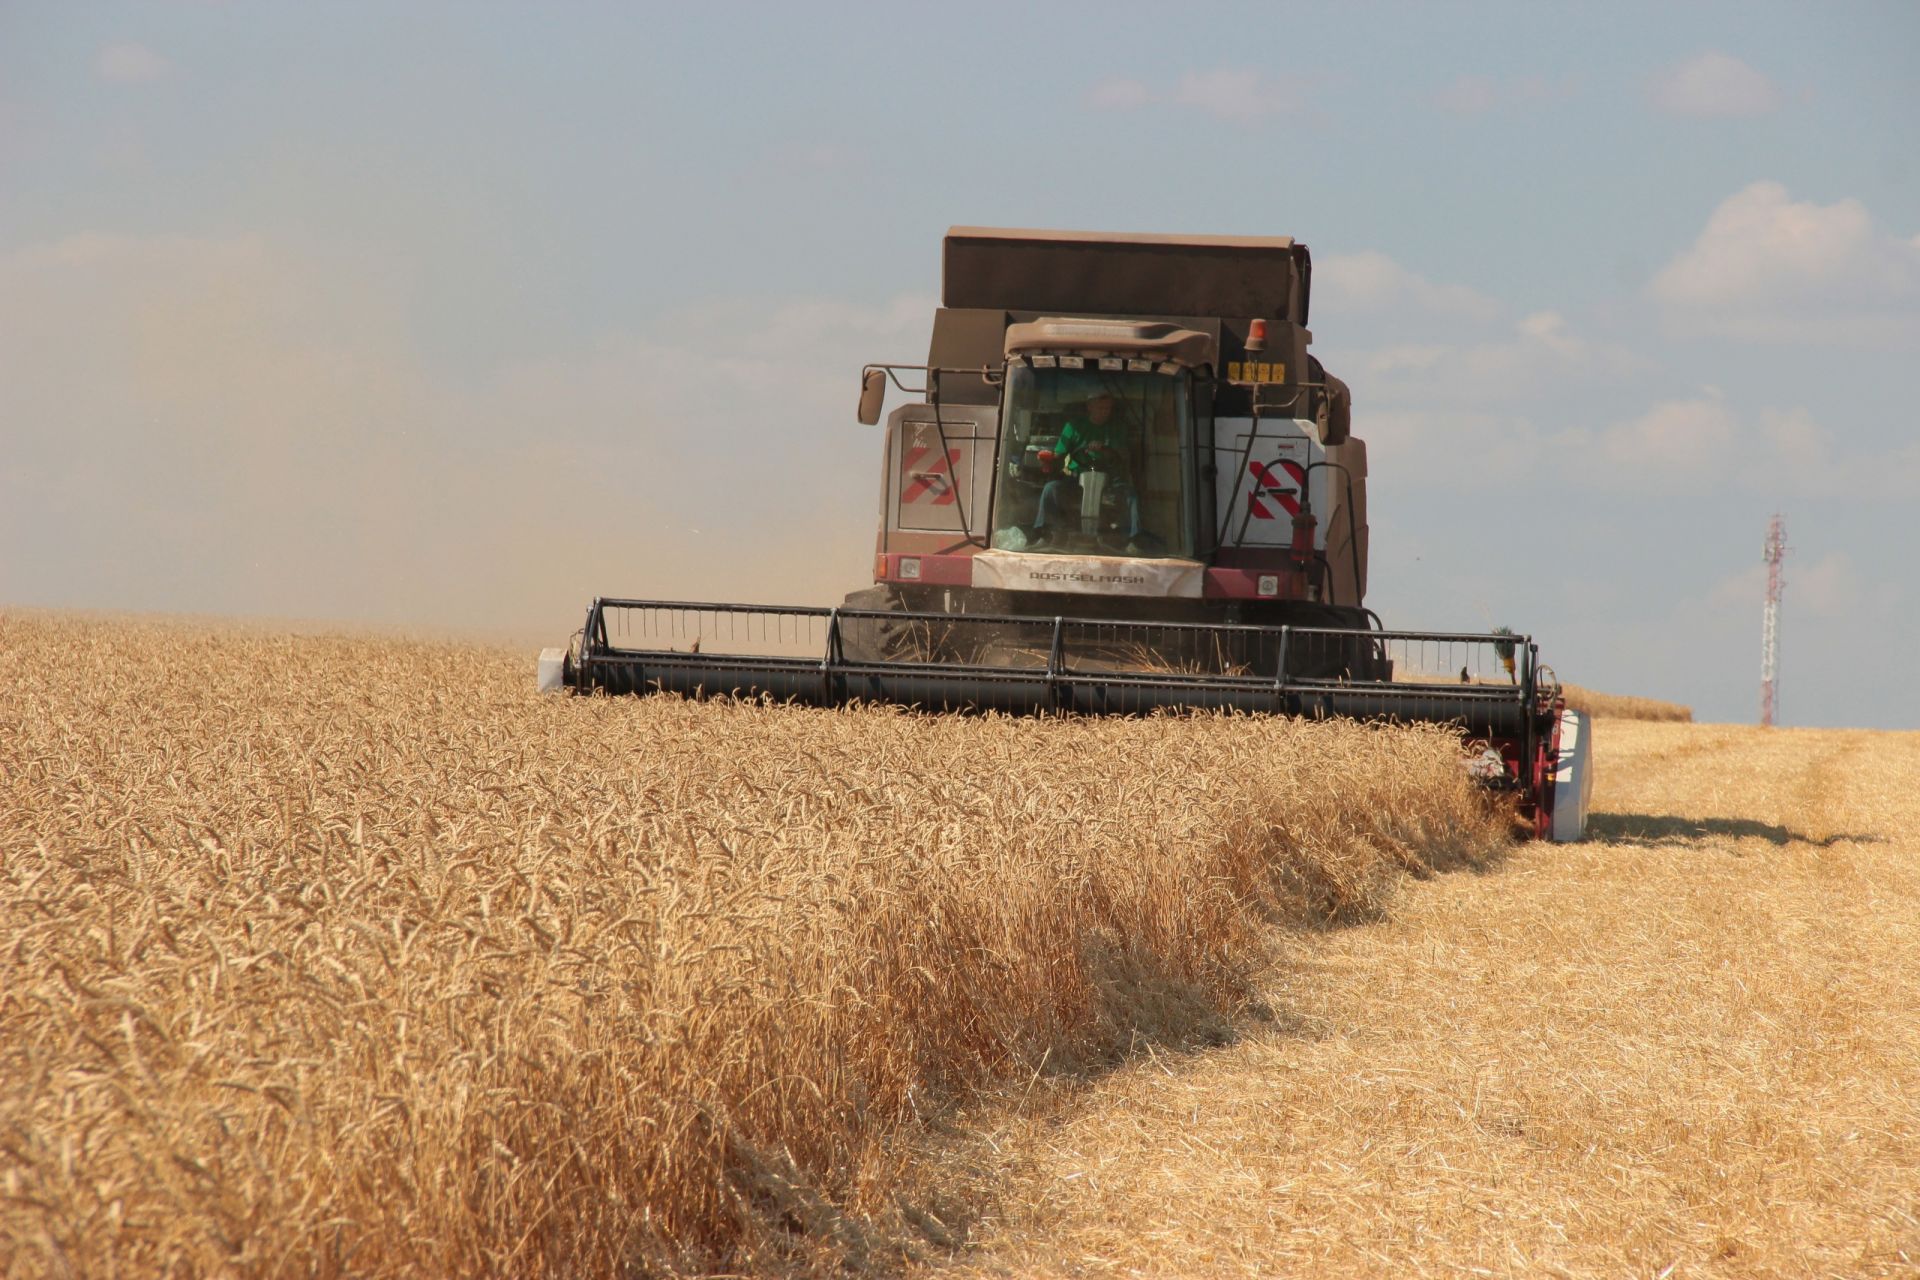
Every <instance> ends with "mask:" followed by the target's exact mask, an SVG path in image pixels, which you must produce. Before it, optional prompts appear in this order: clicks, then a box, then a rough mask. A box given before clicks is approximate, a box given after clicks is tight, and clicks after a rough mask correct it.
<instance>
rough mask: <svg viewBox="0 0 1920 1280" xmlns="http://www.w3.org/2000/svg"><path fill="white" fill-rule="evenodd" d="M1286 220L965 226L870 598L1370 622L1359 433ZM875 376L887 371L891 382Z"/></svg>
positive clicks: (890, 485)
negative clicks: (1318, 350) (1103, 229)
mask: <svg viewBox="0 0 1920 1280" xmlns="http://www.w3.org/2000/svg"><path fill="white" fill-rule="evenodd" d="M1311 272H1312V261H1311V258H1310V257H1309V256H1308V254H1307V250H1306V247H1305V246H1304V245H1299V244H1296V243H1294V242H1293V241H1292V240H1290V239H1286V238H1283V237H1224V236H1215V237H1171V236H1142V235H1132V236H1128V235H1083V234H1075V233H1061V232H1040V231H1002V230H995V229H990V228H978V227H959V228H955V229H953V230H952V231H950V232H949V233H948V234H947V238H946V245H945V274H944V286H943V294H942V303H943V305H942V306H941V307H940V309H939V310H938V311H937V312H936V313H935V315H934V324H933V340H932V344H931V348H930V350H929V354H928V360H927V363H926V364H925V365H912V366H905V365H877V366H869V368H868V369H867V371H866V373H865V375H864V377H863V383H862V388H863V395H862V404H861V408H862V417H863V418H864V419H866V420H868V421H878V418H879V408H880V398H879V394H878V392H884V390H885V382H884V381H878V380H877V379H876V378H875V375H878V377H879V379H886V380H891V381H892V382H893V384H894V385H895V386H896V387H898V388H899V389H900V390H902V391H906V392H910V393H913V394H915V395H916V396H918V399H917V400H916V401H914V402H912V403H908V404H904V405H902V406H900V407H899V408H897V409H895V410H894V412H893V413H892V415H890V417H889V418H888V423H887V437H886V443H885V445H884V448H883V459H884V471H883V474H882V476H881V485H882V493H883V495H884V498H883V513H884V519H883V521H882V524H881V528H880V534H879V541H878V545H877V547H876V549H875V562H874V578H875V582H876V585H878V586H879V587H881V588H883V590H882V591H881V592H879V593H877V594H876V593H872V592H869V593H867V594H865V595H863V596H862V597H861V603H866V604H882V605H883V607H892V606H894V605H896V604H897V605H898V606H900V607H903V608H907V609H910V610H920V609H927V608H938V609H940V610H942V611H945V612H952V613H989V614H1004V613H1007V612H1029V613H1039V614H1043V615H1062V616H1073V617H1108V616H1118V617H1125V618H1135V619H1161V620H1167V621H1193V622H1222V623H1244V624H1253V625H1266V626H1279V625H1285V624H1288V623H1299V624H1302V625H1319V626H1329V627H1348V628H1364V627H1366V626H1367V625H1368V623H1369V619H1368V617H1367V615H1366V613H1365V611H1364V608H1363V606H1362V596H1363V594H1364V592H1365V587H1366V451H1365V446H1364V445H1363V444H1361V443H1360V442H1359V441H1357V440H1353V439H1352V438H1351V436H1350V434H1349V431H1348V419H1349V408H1348V406H1349V398H1348V395H1347V390H1346V387H1345V384H1343V383H1341V382H1340V380H1339V379H1337V378H1334V377H1332V376H1331V375H1328V374H1327V373H1326V372H1325V371H1324V370H1323V369H1322V368H1321V366H1320V364H1319V362H1318V361H1317V360H1315V359H1314V358H1313V357H1312V356H1310V355H1309V354H1308V352H1307V347H1308V344H1309V343H1310V341H1311V339H1312V335H1311V333H1310V332H1309V331H1308V329H1307V327H1306V321H1307V314H1308V301H1309V296H1310V283H1311ZM876 388H877V391H876Z"/></svg>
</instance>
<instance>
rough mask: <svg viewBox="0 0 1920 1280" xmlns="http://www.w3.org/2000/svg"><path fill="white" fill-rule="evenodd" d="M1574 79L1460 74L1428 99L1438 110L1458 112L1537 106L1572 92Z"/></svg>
mask: <svg viewBox="0 0 1920 1280" xmlns="http://www.w3.org/2000/svg"><path fill="white" fill-rule="evenodd" d="M1575 87H1576V81H1575V80H1573V79H1572V78H1568V79H1565V80H1557V81H1556V80H1549V79H1548V78H1547V77H1546V76H1541V75H1530V76H1521V77H1519V78H1518V79H1515V80H1507V81H1502V80H1495V79H1493V78H1492V77H1490V76H1476V75H1463V76H1458V77H1456V78H1455V79H1453V80H1450V81H1448V82H1447V84H1446V85H1445V86H1443V87H1442V88H1441V89H1439V90H1438V91H1437V92H1435V93H1434V94H1433V95H1432V96H1431V97H1430V98H1429V101H1430V102H1431V103H1432V104H1433V105H1434V106H1436V107H1438V108H1439V109H1440V110H1442V111H1445V112H1448V113H1450V114H1452V115H1458V116H1479V115H1485V114H1486V113H1487V112H1489V111H1492V110H1494V109H1495V108H1496V107H1503V106H1540V105H1542V104H1544V103H1549V102H1553V101H1556V100H1559V99H1565V98H1570V97H1572V96H1573V94H1574V91H1575Z"/></svg>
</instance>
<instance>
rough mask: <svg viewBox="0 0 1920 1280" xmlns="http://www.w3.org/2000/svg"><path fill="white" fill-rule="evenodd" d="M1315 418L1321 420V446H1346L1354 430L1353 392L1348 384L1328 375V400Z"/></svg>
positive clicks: (1324, 401) (1319, 424)
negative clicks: (1348, 387)
mask: <svg viewBox="0 0 1920 1280" xmlns="http://www.w3.org/2000/svg"><path fill="white" fill-rule="evenodd" d="M1314 416H1315V417H1316V418H1318V419H1319V422H1318V424H1317V425H1318V426H1319V428H1320V443H1321V444H1323V445H1326V446H1329V447H1331V446H1333V445H1338V444H1345V443H1346V442H1347V436H1348V435H1349V434H1350V433H1351V432H1352V430H1353V392H1351V391H1349V390H1348V389H1347V384H1346V383H1344V382H1342V381H1340V379H1338V378H1336V377H1334V376H1333V375H1332V374H1328V375H1327V390H1326V399H1325V400H1323V401H1322V402H1321V406H1320V412H1319V413H1318V414H1316V415H1314Z"/></svg>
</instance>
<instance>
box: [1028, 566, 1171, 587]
mask: <svg viewBox="0 0 1920 1280" xmlns="http://www.w3.org/2000/svg"><path fill="white" fill-rule="evenodd" d="M1027 580H1028V581H1029V582H1094V583H1099V584H1100V585H1102V586H1108V585H1111V586H1145V585H1146V581H1147V580H1146V579H1145V578H1141V577H1136V576H1134V575H1133V574H1128V573H1073V572H1066V571H1063V572H1058V573H1043V572H1041V571H1040V570H1038V569H1029V570H1027Z"/></svg>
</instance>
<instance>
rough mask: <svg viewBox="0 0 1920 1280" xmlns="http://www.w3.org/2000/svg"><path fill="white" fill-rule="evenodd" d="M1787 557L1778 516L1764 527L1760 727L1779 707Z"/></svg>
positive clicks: (1783, 522) (1770, 720) (1784, 532)
mask: <svg viewBox="0 0 1920 1280" xmlns="http://www.w3.org/2000/svg"><path fill="white" fill-rule="evenodd" d="M1786 555H1787V522H1786V520H1785V519H1784V518H1783V517H1782V516H1781V515H1780V514H1779V513H1778V512H1775V513H1774V517H1773V520H1772V521H1771V522H1770V523H1769V524H1768V525H1767V550H1766V557H1767V608H1766V612H1765V613H1764V614H1763V615H1762V616H1761V621H1760V723H1761V724H1763V725H1767V726H1771V725H1772V724H1773V716H1774V712H1775V711H1776V710H1777V709H1778V707H1779V704H1780V588H1781V587H1783V586H1785V585H1786V583H1785V581H1784V580H1783V579H1782V578H1781V577H1780V562H1781V561H1782V560H1784V559H1786Z"/></svg>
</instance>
